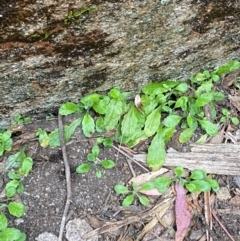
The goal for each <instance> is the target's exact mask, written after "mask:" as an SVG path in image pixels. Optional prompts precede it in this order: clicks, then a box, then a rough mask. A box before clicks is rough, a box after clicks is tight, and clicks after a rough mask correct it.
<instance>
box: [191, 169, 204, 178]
mask: <svg viewBox="0 0 240 241" xmlns="http://www.w3.org/2000/svg"><path fill="white" fill-rule="evenodd" d="M206 176H207V174H206V172H205V171H203V170H199V169H195V170H194V171H192V173H191V176H190V178H191V179H198V180H201V179H204V178H205V177H206Z"/></svg>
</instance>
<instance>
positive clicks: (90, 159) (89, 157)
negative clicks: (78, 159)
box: [87, 153, 96, 162]
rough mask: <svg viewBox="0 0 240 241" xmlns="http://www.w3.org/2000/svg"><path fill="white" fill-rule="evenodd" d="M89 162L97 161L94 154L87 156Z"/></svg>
mask: <svg viewBox="0 0 240 241" xmlns="http://www.w3.org/2000/svg"><path fill="white" fill-rule="evenodd" d="M87 159H88V161H91V162H94V161H95V160H96V157H95V156H94V155H93V154H92V153H88V154H87Z"/></svg>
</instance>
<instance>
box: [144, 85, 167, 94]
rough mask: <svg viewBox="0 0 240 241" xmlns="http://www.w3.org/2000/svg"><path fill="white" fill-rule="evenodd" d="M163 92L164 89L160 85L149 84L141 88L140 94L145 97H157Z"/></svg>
mask: <svg viewBox="0 0 240 241" xmlns="http://www.w3.org/2000/svg"><path fill="white" fill-rule="evenodd" d="M164 91H165V88H164V87H163V85H162V84H161V83H149V84H146V85H145V86H144V87H143V88H142V92H143V93H144V94H146V95H157V94H160V93H163V92H164Z"/></svg>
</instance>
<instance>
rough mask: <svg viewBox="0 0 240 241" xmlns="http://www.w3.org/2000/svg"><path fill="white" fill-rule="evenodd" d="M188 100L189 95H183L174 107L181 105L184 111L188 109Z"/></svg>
mask: <svg viewBox="0 0 240 241" xmlns="http://www.w3.org/2000/svg"><path fill="white" fill-rule="evenodd" d="M187 102H188V97H187V96H182V97H180V98H178V99H177V101H176V103H175V106H174V108H179V107H181V109H182V110H183V111H186V109H187Z"/></svg>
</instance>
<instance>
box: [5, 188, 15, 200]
mask: <svg viewBox="0 0 240 241" xmlns="http://www.w3.org/2000/svg"><path fill="white" fill-rule="evenodd" d="M16 192H17V189H16V187H13V186H11V187H8V188H6V196H7V197H8V198H10V197H13V196H14V195H15V194H16Z"/></svg>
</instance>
